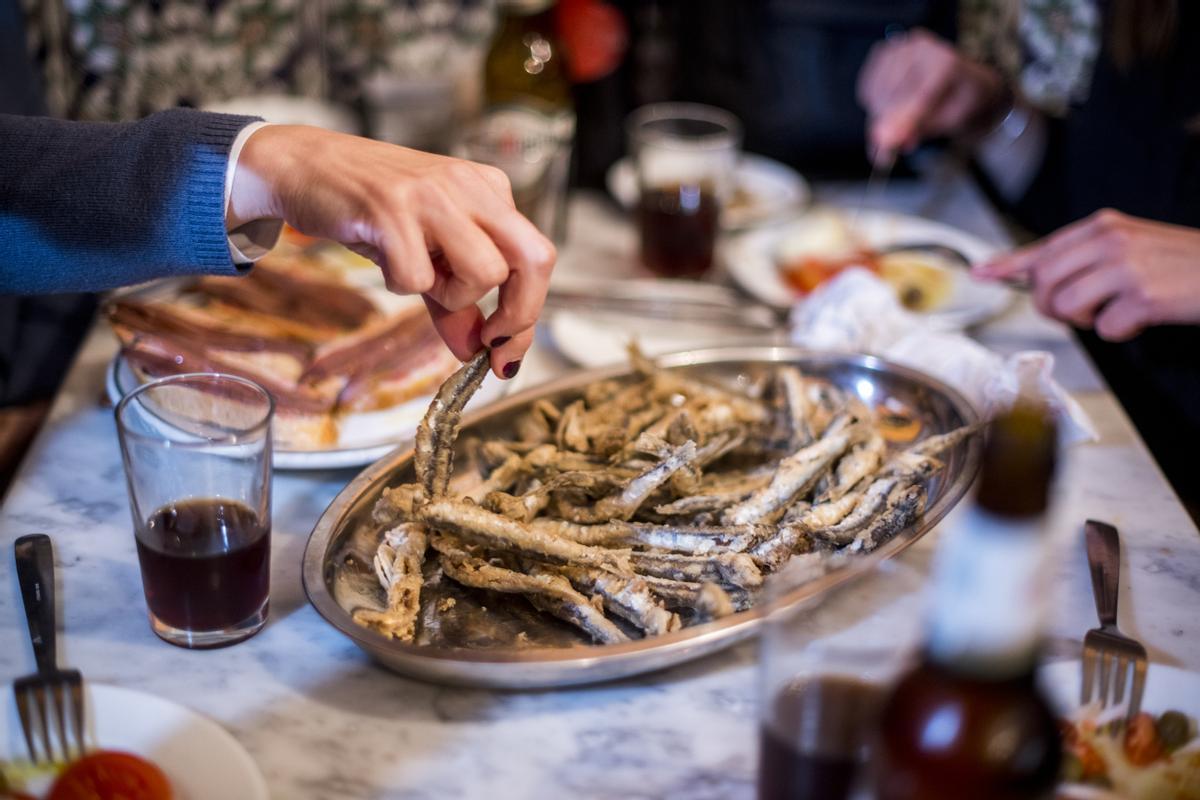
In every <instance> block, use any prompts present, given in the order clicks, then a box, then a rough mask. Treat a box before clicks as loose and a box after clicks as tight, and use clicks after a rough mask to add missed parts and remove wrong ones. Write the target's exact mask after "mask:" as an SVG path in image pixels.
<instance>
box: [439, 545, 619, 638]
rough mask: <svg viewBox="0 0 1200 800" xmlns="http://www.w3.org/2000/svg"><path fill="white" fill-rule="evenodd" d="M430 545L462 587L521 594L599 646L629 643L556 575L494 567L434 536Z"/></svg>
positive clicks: (612, 625)
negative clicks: (583, 633) (528, 573)
mask: <svg viewBox="0 0 1200 800" xmlns="http://www.w3.org/2000/svg"><path fill="white" fill-rule="evenodd" d="M434 546H435V547H436V548H437V549H438V552H439V557H438V562H439V563H440V564H441V567H442V570H443V571H444V572H445V574H446V577H448V578H450V579H451V580H453V581H456V582H458V583H461V584H462V585H463V586H470V587H472V588H474V589H487V590H489V591H493V592H505V593H508V594H521V595H525V597H526V598H528V599H529V601H530V602H531V603H533V605H534V606H536V607H537V608H539V609H540V610H542V611H545V612H547V613H549V614H553V615H554V616H556V617H558V618H559V619H561V620H564V621H566V622H569V623H571V624H572V625H575V626H577V627H578V628H580V629H582V630H583V631H584V632H585V633H587V634H588V635H589V636H591V637H592V638H593V639H594V640H596V641H597V642H600V643H601V644H617V643H619V642H627V641H629V637H628V636H626V635H625V634H624V633H622V632H621V629H620V628H618V627H617V626H616V625H614V624H613V623H612V622H611V621H610V620H609V619H608V618H607V617H605V616H604V613H603V612H602V611H600V610H599V609H597V608H596V607H595V606H593V605H592V604H591V603H590V602H588V599H587V598H586V597H584V596H583V595H581V594H580V593H579V592H577V591H575V589H574V588H572V587H571V583H570V581H568V580H567V579H566V578H564V577H562V576H560V575H550V574H545V573H542V574H536V575H526V574H525V573H523V572H515V571H514V570H511V569H505V568H504V567H497V566H494V565H492V564H489V563H488V562H486V561H484V560H483V559H481V558H476V557H474V556H471V555H469V554H467V553H466V552H465V551H463V550H460V549H456V548H454V547H453V546H451V545H448V544H447V543H446V542H445V541H444V540H442V539H440V538H439V537H435V539H434Z"/></svg>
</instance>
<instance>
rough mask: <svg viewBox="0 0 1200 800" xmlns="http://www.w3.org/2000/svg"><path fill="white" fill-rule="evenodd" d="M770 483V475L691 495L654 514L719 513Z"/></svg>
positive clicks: (659, 509) (657, 510)
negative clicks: (733, 486) (725, 488)
mask: <svg viewBox="0 0 1200 800" xmlns="http://www.w3.org/2000/svg"><path fill="white" fill-rule="evenodd" d="M770 482H771V476H770V475H764V476H762V477H761V478H755V479H753V480H749V481H746V482H744V483H743V484H741V485H740V486H738V487H736V488H733V489H730V490H726V491H720V492H713V493H711V494H693V495H689V496H687V497H681V498H679V499H678V500H673V501H672V502H670V503H664V504H663V505H659V506H655V507H654V512H655V513H656V514H662V515H664V516H668V517H674V516H686V515H689V514H699V513H700V512H702V511H720V510H721V509H725V508H729V507H730V506H732V505H736V504H737V503H740V502H741V501H743V500H745V499H746V498H747V497H749V496H750V495H752V494H754V492H755V491H756V490H757V489H761V488H762V487H764V486H766V485H767V484H768V483H770Z"/></svg>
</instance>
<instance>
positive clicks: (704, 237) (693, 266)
mask: <svg viewBox="0 0 1200 800" xmlns="http://www.w3.org/2000/svg"><path fill="white" fill-rule="evenodd" d="M626 128H627V131H628V135H629V146H630V150H631V152H632V153H633V158H634V163H635V165H636V168H637V177H638V208H637V221H638V230H639V232H640V234H641V243H642V245H641V246H642V250H641V252H642V262H643V263H644V264H645V265H646V268H647V269H649V270H650V271H652V272H654V273H656V274H658V275H661V276H663V277H667V278H697V277H700V276H702V275H704V274H705V273H706V272H708V271H709V270H710V269H711V268H712V264H713V253H714V250H715V247H716V242H717V231H718V229H719V227H720V219H721V208H722V207H723V206H724V205H725V203H727V202H728V201H729V199H730V197H731V196H732V195H733V191H734V186H735V174H734V173H735V170H736V168H737V162H738V158H739V153H740V149H741V141H742V126H741V123H740V122H738V119H737V117H735V116H734V115H733V114H730V113H729V112H728V111H724V110H722V109H719V108H714V107H712V106H705V105H700V104H698V103H655V104H653V105H648V106H643V107H641V108H639V109H637V110H636V111H634V112H633V113H632V114H630V116H629V119H628V121H627V123H626Z"/></svg>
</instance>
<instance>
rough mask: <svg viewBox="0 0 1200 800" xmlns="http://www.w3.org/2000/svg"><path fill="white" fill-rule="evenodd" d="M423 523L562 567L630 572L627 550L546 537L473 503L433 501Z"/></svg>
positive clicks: (467, 539) (422, 517) (424, 508)
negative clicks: (572, 566) (591, 545)
mask: <svg viewBox="0 0 1200 800" xmlns="http://www.w3.org/2000/svg"><path fill="white" fill-rule="evenodd" d="M420 513H421V519H422V520H423V521H424V522H425V523H426V524H427V525H428V526H429V527H430V528H433V529H435V530H441V531H448V532H450V533H453V534H455V535H457V536H458V537H460V538H461V539H463V540H464V541H467V542H472V543H475V544H479V545H482V546H484V547H489V548H494V549H497V550H501V551H507V552H515V553H521V554H523V555H526V556H534V557H537V558H541V559H544V560H547V561H552V562H555V563H560V564H578V565H582V566H589V567H603V568H605V569H611V570H616V571H618V572H628V571H629V552H628V551H627V550H603V549H600V548H596V547H588V546H586V545H581V544H578V543H577V542H573V541H570V540H569V539H565V538H561V537H556V536H552V535H547V534H546V533H543V532H541V531H538V530H537V529H535V528H532V527H530V526H528V525H523V524H521V523H519V522H515V521H513V520H511V519H509V518H508V517H502V516H500V515H499V514H494V513H492V512H491V511H487V510H485V509H482V508H480V507H479V506H476V505H474V504H472V503H467V502H463V501H461V500H434V501H433V502H431V503H427V504H425V505H424V506H423V507H422V508H421V512H420Z"/></svg>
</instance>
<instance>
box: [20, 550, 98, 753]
mask: <svg viewBox="0 0 1200 800" xmlns="http://www.w3.org/2000/svg"><path fill="white" fill-rule="evenodd" d="M13 549H14V551H15V556H16V561H17V580H18V581H19V582H20V584H21V599H22V600H23V601H24V603H25V619H26V621H27V622H28V623H29V639H30V641H31V642H32V643H33V657H34V659H35V660H36V661H37V669H38V671H37V674H36V675H27V676H25V677H24V678H18V679H17V680H16V681H15V682H14V683H13V694H14V696H15V698H16V701H17V714H18V716H20V718H21V730H22V732H23V733H24V734H25V744H26V745H27V746H28V747H29V758H30V760H32V761H33V762H34V763H35V764H38V763H42V762H44V761H45V762H53V761H55V760H59V759H61V760H63V761H68V760H70V759H71V758H73V757H74V756H78V755H82V754H83V751H84V738H85V737H84V727H83V676H82V675H80V674H79V670H76V669H59V668H58V663H57V662H58V657H57V652H56V650H57V647H56V632H55V618H54V550H53V549H52V547H51V545H50V537H49V536H46V535H45V534H44V533H34V534H31V535H29V536H22V537H21V538H19V539H17V541H16V544H15V545H14V546H13ZM68 720H69V721H70V724H69V725H68V724H67V723H68ZM52 721H53V723H54V726H55V727H54V729H55V732H56V733H57V734H58V736H57V739H55V737H52V736H51V735H50V734H51V722H52ZM38 742H40V744H41V747H40V748H38V747H37V746H36V743H38ZM55 742H57V744H58V747H57V748H56V747H55V746H54V745H55Z"/></svg>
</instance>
